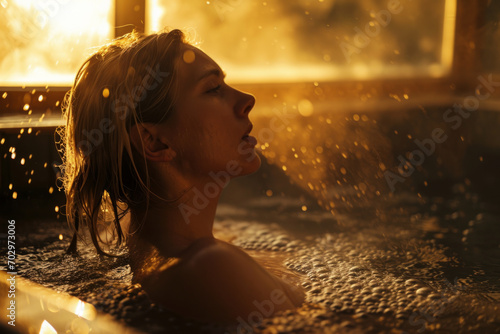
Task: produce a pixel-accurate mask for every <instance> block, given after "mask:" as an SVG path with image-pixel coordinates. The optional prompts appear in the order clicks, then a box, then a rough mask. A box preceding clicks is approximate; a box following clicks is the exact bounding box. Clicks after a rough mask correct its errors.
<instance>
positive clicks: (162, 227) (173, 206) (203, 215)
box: [131, 187, 220, 256]
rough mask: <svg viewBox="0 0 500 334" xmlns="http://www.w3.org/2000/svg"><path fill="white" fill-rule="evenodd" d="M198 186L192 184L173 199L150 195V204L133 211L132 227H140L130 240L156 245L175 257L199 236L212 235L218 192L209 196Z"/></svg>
mask: <svg viewBox="0 0 500 334" xmlns="http://www.w3.org/2000/svg"><path fill="white" fill-rule="evenodd" d="M198 189H203V188H199V187H198V188H197V187H192V188H191V189H190V190H189V191H187V192H185V193H184V194H182V195H181V196H180V198H178V199H176V200H173V201H164V200H161V199H157V198H154V199H153V198H152V199H151V200H150V203H149V207H147V208H137V209H134V210H132V220H133V225H132V226H136V228H137V227H138V226H141V225H142V227H141V228H140V229H139V230H138V231H137V232H136V233H135V235H134V237H133V238H131V241H132V240H133V239H134V238H139V239H140V240H141V241H143V242H148V243H151V244H152V245H153V246H155V247H157V248H158V250H159V251H160V252H161V253H163V255H164V256H175V255H176V254H178V253H180V252H181V251H182V250H184V249H186V248H187V247H189V245H190V244H191V243H193V242H194V241H196V240H198V239H201V238H213V233H212V228H213V223H214V218H215V211H216V209H217V204H218V201H219V195H220V194H217V196H215V197H214V198H209V197H208V196H206V195H205V194H202V193H201V192H200V191H198ZM131 232H133V230H132V231H131Z"/></svg>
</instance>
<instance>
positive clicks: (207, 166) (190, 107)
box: [164, 45, 260, 177]
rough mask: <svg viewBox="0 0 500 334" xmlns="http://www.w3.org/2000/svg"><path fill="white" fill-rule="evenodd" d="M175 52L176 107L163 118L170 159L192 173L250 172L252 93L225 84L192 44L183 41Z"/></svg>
mask: <svg viewBox="0 0 500 334" xmlns="http://www.w3.org/2000/svg"><path fill="white" fill-rule="evenodd" d="M181 54H182V55H183V56H182V57H181V58H180V59H179V66H178V96H177V100H176V107H175V110H174V112H173V113H172V114H171V116H170V117H169V118H168V120H167V121H166V122H165V123H164V126H165V127H166V129H165V130H166V133H167V134H168V140H169V143H170V144H171V146H172V149H173V150H174V151H175V152H176V154H177V155H176V159H179V160H178V161H179V162H181V164H182V168H183V170H184V171H186V172H190V173H193V174H194V175H195V176H202V177H205V176H207V175H211V172H212V173H220V172H221V171H225V172H227V174H228V175H230V176H239V175H246V174H249V173H253V172H255V171H256V170H257V169H258V168H259V166H260V158H259V156H258V155H256V153H255V145H256V143H257V141H256V140H255V138H254V137H251V136H248V134H249V132H250V131H251V128H252V123H251V122H250V120H249V118H248V114H249V112H250V110H251V109H252V108H253V106H254V104H255V98H254V97H253V96H252V95H249V94H246V93H243V92H241V91H238V90H236V89H234V88H232V87H230V86H228V85H227V84H226V83H225V82H224V76H225V75H224V73H223V71H222V70H221V68H220V67H219V65H217V63H215V62H214V61H213V60H212V59H211V58H210V57H208V56H207V55H206V54H205V53H203V52H202V51H201V50H199V49H197V48H196V47H193V46H189V45H185V46H183V50H182V52H181Z"/></svg>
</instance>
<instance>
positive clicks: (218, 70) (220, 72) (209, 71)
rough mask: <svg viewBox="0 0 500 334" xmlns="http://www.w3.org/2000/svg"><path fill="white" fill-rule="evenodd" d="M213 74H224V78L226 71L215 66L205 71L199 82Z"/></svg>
mask: <svg viewBox="0 0 500 334" xmlns="http://www.w3.org/2000/svg"><path fill="white" fill-rule="evenodd" d="M211 75H216V76H218V77H220V76H222V78H223V79H224V78H225V77H226V72H224V71H222V70H221V69H219V68H213V69H211V70H208V71H206V72H205V73H203V74H202V75H201V76H200V77H199V78H198V80H197V82H200V81H201V80H203V79H205V78H207V77H209V76H211Z"/></svg>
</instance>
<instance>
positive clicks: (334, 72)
mask: <svg viewBox="0 0 500 334" xmlns="http://www.w3.org/2000/svg"><path fill="white" fill-rule="evenodd" d="M455 13H456V1H455V0H439V1H436V0H420V1H408V0H359V1H353V0H301V1H282V0H281V1H280V0H263V1H249V0H209V1H168V0H150V1H148V6H147V14H146V15H147V20H146V22H147V25H146V30H147V31H156V30H161V29H162V28H163V27H165V26H168V27H180V28H183V27H187V28H193V31H194V32H195V33H196V35H195V36H194V37H195V39H196V40H198V41H200V42H201V43H200V47H201V48H202V49H204V50H206V51H207V53H208V54H209V55H211V56H212V57H213V58H214V59H215V60H216V61H218V62H219V63H221V66H223V67H224V69H225V70H226V71H227V72H228V75H229V76H230V78H231V79H233V81H244V82H249V81H251V82H266V81H304V80H315V81H316V80H318V81H320V80H328V81H330V80H345V79H373V78H390V77H415V76H430V77H441V76H444V75H446V74H448V73H449V71H450V70H451V65H452V59H453V41H454V26H455Z"/></svg>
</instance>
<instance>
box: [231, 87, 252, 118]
mask: <svg viewBox="0 0 500 334" xmlns="http://www.w3.org/2000/svg"><path fill="white" fill-rule="evenodd" d="M237 93H238V102H237V104H236V109H235V111H236V113H237V114H238V116H240V117H247V116H248V113H249V112H250V110H252V108H253V106H254V105H255V97H254V96H253V95H252V94H247V93H244V92H241V91H239V90H238V91H237Z"/></svg>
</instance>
